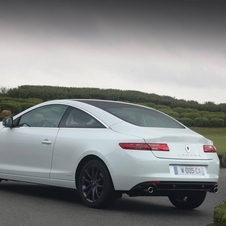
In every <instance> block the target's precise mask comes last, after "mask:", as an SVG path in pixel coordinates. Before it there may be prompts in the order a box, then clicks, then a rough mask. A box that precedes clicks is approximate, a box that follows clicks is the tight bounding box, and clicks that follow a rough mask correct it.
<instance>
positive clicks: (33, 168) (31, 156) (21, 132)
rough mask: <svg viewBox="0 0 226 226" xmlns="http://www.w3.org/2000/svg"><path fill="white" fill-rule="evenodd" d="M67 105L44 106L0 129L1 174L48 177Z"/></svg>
mask: <svg viewBox="0 0 226 226" xmlns="http://www.w3.org/2000/svg"><path fill="white" fill-rule="evenodd" d="M66 109H67V106H65V105H47V106H43V107H40V108H37V109H35V110H32V111H30V112H27V113H26V114H24V115H22V116H21V117H20V118H19V119H17V120H18V123H17V125H16V127H14V128H7V127H5V128H3V129H2V130H1V131H0V145H1V147H0V150H1V151H0V173H1V175H3V174H7V175H9V174H10V175H14V176H29V177H39V178H49V174H50V169H51V163H52V156H53V149H54V143H55V139H56V136H57V133H58V130H59V128H58V125H59V122H60V120H61V118H62V116H63V114H64V112H65V111H66ZM6 178H7V177H6Z"/></svg>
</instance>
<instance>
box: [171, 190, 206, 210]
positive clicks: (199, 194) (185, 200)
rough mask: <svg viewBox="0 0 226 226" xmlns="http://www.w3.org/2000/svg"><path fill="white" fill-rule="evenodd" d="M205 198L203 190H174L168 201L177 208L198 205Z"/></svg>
mask: <svg viewBox="0 0 226 226" xmlns="http://www.w3.org/2000/svg"><path fill="white" fill-rule="evenodd" d="M205 198H206V192H205V191H189V192H175V193H174V194H173V195H171V196H169V200H170V202H171V203H172V204H173V205H174V206H175V207H177V208H179V209H194V208H197V207H199V206H200V205H201V204H202V203H203V201H204V200H205Z"/></svg>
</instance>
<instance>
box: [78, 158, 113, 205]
mask: <svg viewBox="0 0 226 226" xmlns="http://www.w3.org/2000/svg"><path fill="white" fill-rule="evenodd" d="M78 191H79V194H80V197H81V199H82V201H83V202H84V203H85V204H86V205H87V206H89V207H92V208H105V207H108V206H110V205H111V204H113V203H114V201H115V199H116V195H115V191H114V188H113V184H112V181H111V177H110V175H109V172H108V170H107V168H106V166H105V165H104V164H103V163H102V162H101V161H99V160H90V161H89V162H87V163H86V164H85V165H84V166H83V168H82V170H81V172H80V174H79V180H78Z"/></svg>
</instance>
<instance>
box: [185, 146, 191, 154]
mask: <svg viewBox="0 0 226 226" xmlns="http://www.w3.org/2000/svg"><path fill="white" fill-rule="evenodd" d="M185 150H186V152H187V153H189V152H190V151H191V148H190V146H189V145H186V146H185Z"/></svg>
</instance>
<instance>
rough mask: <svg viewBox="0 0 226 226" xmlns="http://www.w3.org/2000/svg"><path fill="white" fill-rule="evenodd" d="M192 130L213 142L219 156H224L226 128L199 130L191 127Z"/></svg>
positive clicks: (225, 152)
mask: <svg viewBox="0 0 226 226" xmlns="http://www.w3.org/2000/svg"><path fill="white" fill-rule="evenodd" d="M191 129H192V130H194V131H196V132H198V133H200V134H202V135H203V136H205V137H206V138H208V139H210V140H212V141H213V142H214V145H215V147H216V148H217V153H218V154H219V155H226V127H224V128H199V127H192V128H191Z"/></svg>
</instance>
